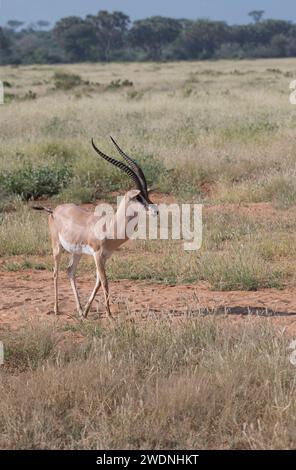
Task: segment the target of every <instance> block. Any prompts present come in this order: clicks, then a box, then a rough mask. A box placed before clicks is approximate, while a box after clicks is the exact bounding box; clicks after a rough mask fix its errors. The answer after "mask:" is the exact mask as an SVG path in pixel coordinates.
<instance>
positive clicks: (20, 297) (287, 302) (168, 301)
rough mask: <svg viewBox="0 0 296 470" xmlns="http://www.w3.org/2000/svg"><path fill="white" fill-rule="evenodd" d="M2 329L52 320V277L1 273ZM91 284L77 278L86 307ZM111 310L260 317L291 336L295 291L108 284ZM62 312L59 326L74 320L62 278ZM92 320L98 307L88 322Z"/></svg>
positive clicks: (295, 323) (149, 314) (139, 313)
mask: <svg viewBox="0 0 296 470" xmlns="http://www.w3.org/2000/svg"><path fill="white" fill-rule="evenodd" d="M0 282H1V293H0V328H6V327H8V328H13V329H17V328H19V327H20V326H21V325H22V324H23V323H24V321H26V320H27V319H28V318H42V317H44V318H48V317H46V316H47V315H50V314H51V317H52V319H54V318H55V317H54V315H53V310H52V309H53V286H52V279H51V273H49V272H46V271H44V272H35V271H25V272H21V273H20V272H18V273H0ZM93 284H94V278H93V277H92V276H90V275H89V274H82V275H80V276H79V278H78V289H79V291H80V293H81V298H82V301H83V302H85V301H86V298H87V297H88V295H90V292H91V289H92V287H93ZM110 291H111V308H112V311H113V313H114V315H115V316H116V314H117V313H118V311H119V309H120V311H125V312H126V314H127V315H128V316H132V317H133V318H134V319H135V320H137V319H139V320H140V319H143V318H146V317H151V318H159V317H162V318H163V316H164V315H167V316H168V317H170V318H175V317H180V316H182V317H185V318H186V317H187V316H194V315H199V314H216V315H223V316H225V315H227V316H231V317H233V319H234V320H235V321H237V320H239V319H240V320H241V319H250V318H256V321H259V320H260V318H262V316H264V317H270V318H271V320H272V321H273V322H274V323H275V324H277V325H279V326H280V327H285V328H286V329H287V331H288V332H289V333H290V334H292V333H295V332H296V288H289V289H284V290H282V291H278V290H275V289H265V290H262V291H257V292H244V291H235V292H215V291H210V290H209V288H208V286H207V284H206V283H204V282H199V283H197V284H192V285H182V286H170V285H163V284H147V283H144V282H135V281H116V282H111V283H110ZM98 300H99V303H98V307H99V312H104V308H103V297H102V293H101V292H100V293H99V295H98ZM60 309H61V315H60V317H59V319H60V321H62V322H73V321H75V319H76V312H75V304H74V298H73V294H72V290H71V288H70V285H69V282H68V279H67V278H66V274H65V273H63V272H62V273H61V277H60ZM93 315H95V316H96V317H97V314H96V305H94V306H93V309H92V312H90V318H91V317H93Z"/></svg>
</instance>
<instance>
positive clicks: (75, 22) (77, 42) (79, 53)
mask: <svg viewBox="0 0 296 470" xmlns="http://www.w3.org/2000/svg"><path fill="white" fill-rule="evenodd" d="M53 33H54V36H55V37H56V39H57V41H58V43H59V45H60V46H61V47H62V48H63V49H64V51H65V52H66V55H67V57H68V59H69V60H70V61H74V62H75V61H77V62H80V61H83V60H91V59H92V58H93V49H94V46H95V44H96V34H95V31H94V28H93V26H92V25H91V24H90V23H89V22H88V21H84V20H83V19H81V18H79V17H77V16H69V17H66V18H62V19H61V20H60V21H58V22H57V23H56V25H55V27H54V30H53Z"/></svg>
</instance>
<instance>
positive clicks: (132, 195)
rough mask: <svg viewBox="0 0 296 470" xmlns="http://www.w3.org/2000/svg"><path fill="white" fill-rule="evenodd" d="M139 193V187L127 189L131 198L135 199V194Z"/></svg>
mask: <svg viewBox="0 0 296 470" xmlns="http://www.w3.org/2000/svg"><path fill="white" fill-rule="evenodd" d="M140 193H141V191H140V190H139V189H131V190H130V191H128V193H127V195H128V198H129V199H130V200H132V199H135V198H136V197H137V196H139V194H140Z"/></svg>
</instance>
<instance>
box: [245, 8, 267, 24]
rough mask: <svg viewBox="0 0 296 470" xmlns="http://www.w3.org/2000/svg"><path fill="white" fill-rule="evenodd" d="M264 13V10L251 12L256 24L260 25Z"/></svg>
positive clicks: (250, 14)
mask: <svg viewBox="0 0 296 470" xmlns="http://www.w3.org/2000/svg"><path fill="white" fill-rule="evenodd" d="M264 13H265V11H264V10H252V11H250V13H249V16H250V17H251V18H252V20H253V21H254V23H259V22H260V21H261V20H262V18H263V15H264Z"/></svg>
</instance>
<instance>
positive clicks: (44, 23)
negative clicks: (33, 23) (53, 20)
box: [37, 20, 50, 29]
mask: <svg viewBox="0 0 296 470" xmlns="http://www.w3.org/2000/svg"><path fill="white" fill-rule="evenodd" d="M49 25H50V22H49V21H45V20H39V21H37V26H38V28H39V29H43V28H48V27H49Z"/></svg>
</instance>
